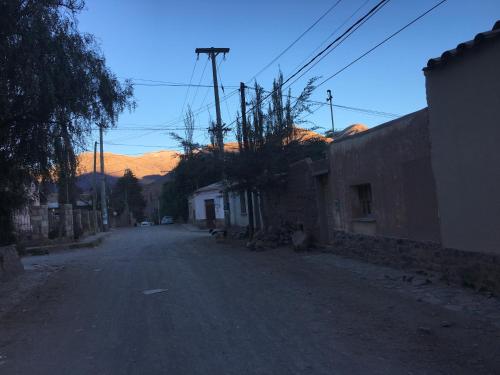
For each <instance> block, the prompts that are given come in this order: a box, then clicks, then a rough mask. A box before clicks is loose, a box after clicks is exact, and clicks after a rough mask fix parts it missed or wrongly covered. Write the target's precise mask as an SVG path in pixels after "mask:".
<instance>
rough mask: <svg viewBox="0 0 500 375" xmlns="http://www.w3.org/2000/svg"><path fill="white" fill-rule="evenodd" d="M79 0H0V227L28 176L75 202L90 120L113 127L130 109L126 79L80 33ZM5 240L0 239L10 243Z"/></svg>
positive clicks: (20, 196) (20, 195)
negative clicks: (80, 153) (76, 179)
mask: <svg viewBox="0 0 500 375" xmlns="http://www.w3.org/2000/svg"><path fill="white" fill-rule="evenodd" d="M83 8H84V2H83V1H79V0H23V1H21V0H0V191H1V192H2V194H0V196H1V197H2V198H0V205H1V206H2V210H3V212H1V215H2V218H1V222H3V223H4V225H3V226H2V228H0V232H2V233H10V229H11V228H9V225H10V224H9V222H10V219H9V217H10V215H11V214H12V210H13V209H15V208H16V207H19V205H21V204H22V203H23V200H24V196H25V194H24V191H23V188H22V187H23V186H26V185H27V184H29V183H30V181H35V182H40V181H44V180H52V179H54V178H55V179H56V180H57V181H58V182H59V188H60V190H62V191H63V192H66V191H67V192H68V193H64V194H60V196H61V202H62V203H70V202H71V201H72V200H74V194H71V193H70V190H73V186H74V185H73V182H74V177H75V173H76V167H77V166H76V161H77V159H76V156H75V155H76V154H77V152H78V151H79V150H80V149H81V148H83V146H84V144H85V140H86V138H87V136H88V135H89V134H90V133H91V130H92V125H93V124H99V125H102V126H103V127H105V128H107V127H110V126H114V125H115V123H116V120H117V118H118V115H119V113H120V112H122V111H123V110H124V109H126V108H132V107H133V106H134V102H133V100H132V96H133V91H132V85H131V83H130V82H129V81H126V82H125V83H124V84H122V83H120V82H119V81H118V79H117V78H116V76H115V75H114V74H113V73H112V72H111V71H110V70H109V68H108V67H107V66H106V62H105V59H104V57H103V55H102V53H101V52H100V50H99V47H98V45H97V44H96V42H95V39H94V37H93V36H92V35H90V34H84V33H80V32H79V31H78V28H77V21H76V15H77V13H78V12H80V11H81V10H82V9H83ZM7 241H8V239H7V238H4V239H0V242H7Z"/></svg>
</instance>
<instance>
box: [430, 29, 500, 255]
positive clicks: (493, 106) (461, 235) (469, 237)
mask: <svg viewBox="0 0 500 375" xmlns="http://www.w3.org/2000/svg"><path fill="white" fill-rule="evenodd" d="M499 67H500V21H498V22H497V23H496V24H495V26H494V27H493V29H492V30H491V31H489V32H485V33H480V34H478V35H477V36H476V37H475V38H474V39H473V40H471V41H469V42H466V43H461V44H459V45H458V46H457V48H455V49H453V50H450V51H446V52H445V53H443V55H442V56H441V57H439V58H436V59H431V60H429V63H428V64H427V67H426V68H424V73H425V76H426V89H427V102H428V105H429V118H430V122H429V123H430V141H431V160H432V168H433V171H434V176H435V181H436V194H437V201H438V211H439V220H440V237H441V241H442V244H443V246H444V247H450V248H455V249H461V250H469V251H480V252H493V253H497V254H498V253H500V194H499V192H500V68H499Z"/></svg>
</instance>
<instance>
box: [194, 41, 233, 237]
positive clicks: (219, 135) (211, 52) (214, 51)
mask: <svg viewBox="0 0 500 375" xmlns="http://www.w3.org/2000/svg"><path fill="white" fill-rule="evenodd" d="M194 52H195V53H197V54H198V55H199V54H200V53H206V54H207V55H208V56H209V58H210V60H212V75H213V80H214V96H215V112H216V116H217V118H216V121H217V123H216V129H215V139H216V140H217V148H218V149H219V158H220V160H224V129H223V126H222V118H221V114H220V101H219V83H218V81H217V63H216V61H215V60H216V57H217V55H218V54H220V53H223V54H224V55H226V53H228V52H229V48H214V47H210V48H196V49H195V51H194ZM223 179H224V177H223ZM223 201H224V224H225V226H226V228H228V227H229V226H230V225H231V219H230V216H229V215H230V212H229V194H228V192H227V191H226V189H224V194H223Z"/></svg>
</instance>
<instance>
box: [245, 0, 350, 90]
mask: <svg viewBox="0 0 500 375" xmlns="http://www.w3.org/2000/svg"><path fill="white" fill-rule="evenodd" d="M341 1H342V0H337V1H336V2H335V3H334V4H333V5H332V6H331V7H330V8H328V9H327V10H326V12H324V13H323V14H322V15H321V16H320V17H319V18H318V19H317V20H316V21H314V22H313V24H312V25H311V26H309V27H308V28H307V29H306V30H304V31H303V32H302V34H300V35H299V36H298V37H297V38H296V39H295V40H294V41H293V42H292V43H290V44H289V45H288V46H287V47H286V48H285V49H284V50H283V51H281V52H280V53H279V54H278V56H276V57H275V58H274V59H272V60H271V61H270V62H269V63H267V64H266V65H265V66H264V67H263V68H262V69H260V70H259V71H258V72H257V73H256V74H254V75H253V77H252V78H250V79H249V80H248V81H247V83H248V82H251V81H253V80H254V79H255V78H257V76H259V75H260V74H261V73H262V72H264V71H265V70H266V69H268V68H269V67H270V66H271V65H273V64H274V63H275V62H276V61H278V59H279V58H280V57H281V56H283V55H284V54H285V53H287V52H288V51H289V50H290V48H292V47H293V46H294V45H295V44H297V42H298V41H299V40H301V39H302V38H303V37H304V35H306V34H307V33H308V32H309V31H311V30H312V29H313V28H314V26H316V25H317V24H318V23H319V22H320V21H321V20H322V19H323V18H325V17H326V16H327V15H328V14H329V13H330V12H331V11H332V10H333V9H335V7H336V6H337V5H339V4H340V2H341Z"/></svg>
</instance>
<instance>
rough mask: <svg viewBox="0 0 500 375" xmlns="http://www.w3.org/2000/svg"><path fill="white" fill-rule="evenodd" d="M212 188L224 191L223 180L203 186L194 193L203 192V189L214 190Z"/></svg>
mask: <svg viewBox="0 0 500 375" xmlns="http://www.w3.org/2000/svg"><path fill="white" fill-rule="evenodd" d="M212 190H216V191H217V190H218V191H222V190H224V185H223V184H222V182H221V181H219V182H215V183H213V184H210V185H207V186H203V187H201V188H199V189H198V190H196V191H195V192H194V194H196V193H201V192H203V191H212Z"/></svg>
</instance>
